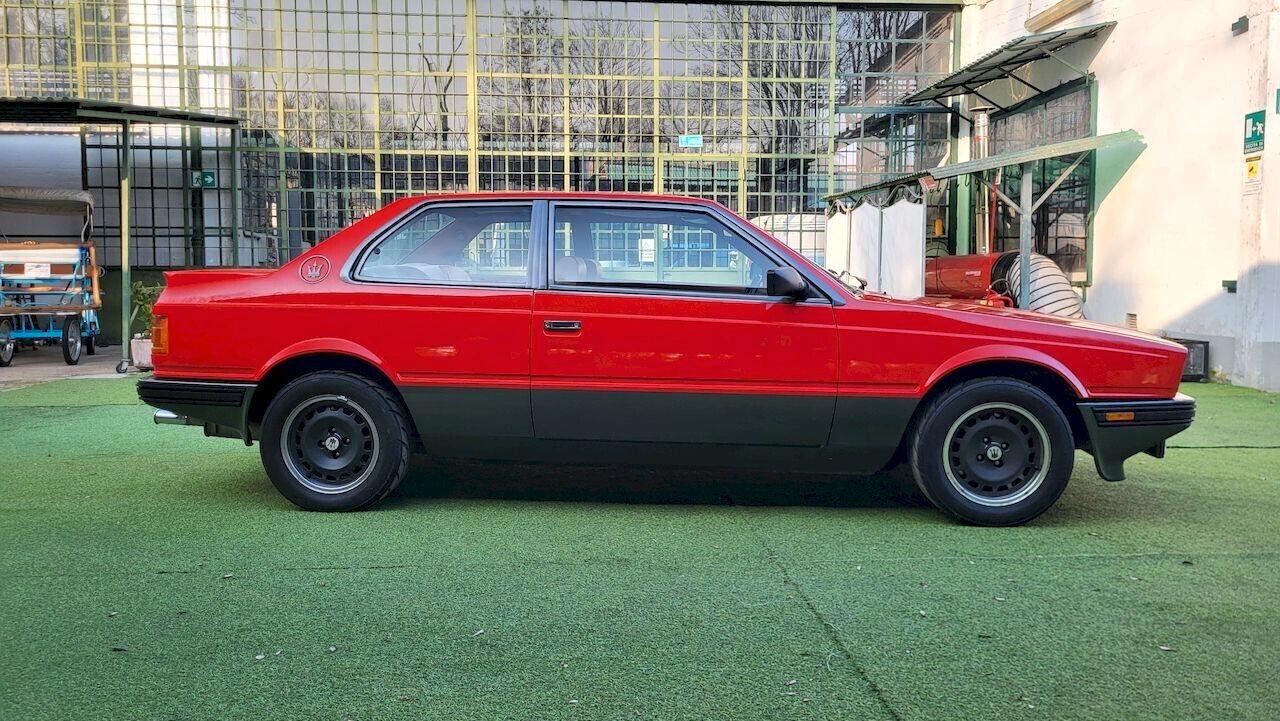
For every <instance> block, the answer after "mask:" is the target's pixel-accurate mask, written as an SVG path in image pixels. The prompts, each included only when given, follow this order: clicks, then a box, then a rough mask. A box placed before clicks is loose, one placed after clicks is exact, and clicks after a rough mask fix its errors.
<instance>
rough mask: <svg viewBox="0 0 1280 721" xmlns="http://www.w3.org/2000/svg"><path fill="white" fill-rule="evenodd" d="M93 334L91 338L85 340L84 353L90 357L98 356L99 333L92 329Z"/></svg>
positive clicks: (90, 335)
mask: <svg viewBox="0 0 1280 721" xmlns="http://www.w3.org/2000/svg"><path fill="white" fill-rule="evenodd" d="M90 329H91V330H92V332H91V333H90V334H89V337H87V338H85V339H84V352H85V353H88V354H89V355H97V354H98V332H97V330H96V329H93V328H92V327H91V328H90Z"/></svg>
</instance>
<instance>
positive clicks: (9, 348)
mask: <svg viewBox="0 0 1280 721" xmlns="http://www.w3.org/2000/svg"><path fill="white" fill-rule="evenodd" d="M17 350H18V343H17V341H15V340H13V321H11V320H9V319H8V318H0V368H8V367H9V364H10V363H12V362H13V354H14V353H16V352H17Z"/></svg>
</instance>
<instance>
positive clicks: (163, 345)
mask: <svg viewBox="0 0 1280 721" xmlns="http://www.w3.org/2000/svg"><path fill="white" fill-rule="evenodd" d="M151 352H152V353H159V354H160V355H165V354H167V353H168V352H169V319H168V318H166V317H164V316H162V315H157V316H153V317H152V318H151ZM1130 415H1133V414H1132V413H1131V414H1130Z"/></svg>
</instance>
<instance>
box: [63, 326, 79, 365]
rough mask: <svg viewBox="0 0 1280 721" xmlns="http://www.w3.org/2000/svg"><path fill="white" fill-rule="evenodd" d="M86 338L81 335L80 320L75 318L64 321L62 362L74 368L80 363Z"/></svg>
mask: <svg viewBox="0 0 1280 721" xmlns="http://www.w3.org/2000/svg"><path fill="white" fill-rule="evenodd" d="M83 351H84V338H83V337H81V335H80V319H79V318H76V317H75V316H72V317H69V318H67V319H66V320H64V321H62V360H64V361H66V363H67V365H69V366H73V365H76V364H77V363H79V362H80V355H81V353H82V352H83Z"/></svg>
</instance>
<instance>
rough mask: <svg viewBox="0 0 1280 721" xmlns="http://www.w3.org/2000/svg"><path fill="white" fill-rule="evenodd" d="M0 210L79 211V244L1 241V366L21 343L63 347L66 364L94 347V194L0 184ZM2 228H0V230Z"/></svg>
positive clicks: (97, 302)
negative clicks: (81, 222) (12, 186)
mask: <svg viewBox="0 0 1280 721" xmlns="http://www.w3.org/2000/svg"><path fill="white" fill-rule="evenodd" d="M0 211H6V212H18V213H39V214H51V215H77V216H83V218H84V223H83V225H82V226H81V229H80V242H79V243H48V242H37V241H30V240H28V241H22V240H14V239H11V238H8V237H5V238H4V240H3V242H0V367H3V366H7V365H9V364H10V363H11V362H12V361H13V355H14V353H16V352H17V351H18V349H20V348H35V347H36V346H38V345H57V344H60V345H61V346H62V359H63V360H64V361H66V363H67V364H68V365H75V364H77V363H79V362H80V358H81V355H82V354H83V353H88V354H89V355H93V354H94V353H95V352H96V351H97V347H98V330H99V326H98V309H99V308H101V307H102V299H101V293H100V291H99V288H98V277H99V270H98V258H97V251H96V249H95V248H94V245H93V241H92V236H91V232H92V229H93V196H91V195H89V194H88V193H86V192H84V191H83V190H59V189H55V188H6V187H0ZM0 230H3V229H0Z"/></svg>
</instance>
